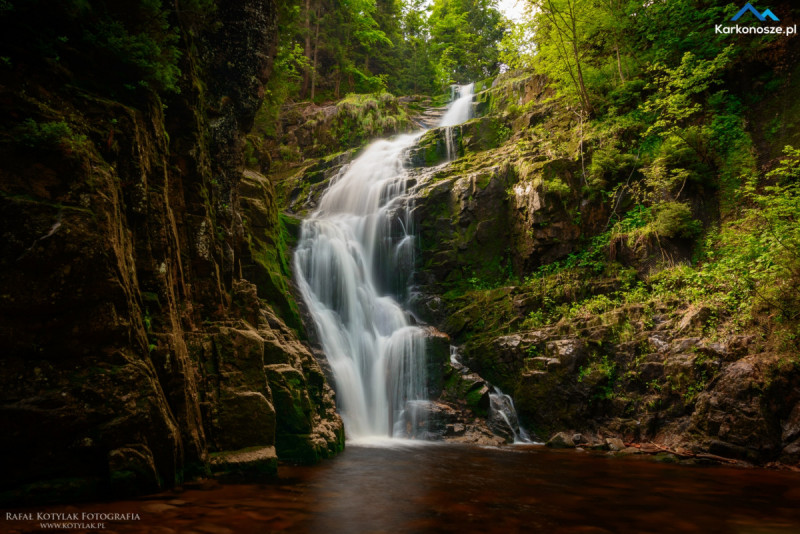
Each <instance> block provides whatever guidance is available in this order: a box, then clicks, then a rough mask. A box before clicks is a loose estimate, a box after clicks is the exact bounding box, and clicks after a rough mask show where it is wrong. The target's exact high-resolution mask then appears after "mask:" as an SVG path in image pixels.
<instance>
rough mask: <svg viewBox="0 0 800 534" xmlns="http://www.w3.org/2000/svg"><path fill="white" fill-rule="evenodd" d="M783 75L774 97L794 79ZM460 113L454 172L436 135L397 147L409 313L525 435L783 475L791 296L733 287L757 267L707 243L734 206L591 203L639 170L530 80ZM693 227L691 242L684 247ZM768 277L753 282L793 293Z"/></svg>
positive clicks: (690, 197) (701, 197)
mask: <svg viewBox="0 0 800 534" xmlns="http://www.w3.org/2000/svg"><path fill="white" fill-rule="evenodd" d="M795 72H796V71H795ZM789 79H790V82H788V83H785V84H784V85H783V89H782V90H783V91H785V92H786V94H787V95H788V94H790V93H791V91H793V90H794V89H793V88H794V87H796V83H797V80H796V78H794V77H790V78H789ZM787 98H788V97H787ZM476 107H477V109H478V112H479V113H484V115H483V116H482V117H479V118H477V119H474V120H472V121H470V122H468V123H466V124H464V125H461V126H459V127H455V128H454V135H455V138H456V139H457V145H458V147H459V154H458V155H459V157H458V158H457V159H456V160H455V161H452V162H449V163H443V161H444V160H445V149H444V134H443V132H442V131H441V130H432V131H429V132H428V133H426V134H425V136H424V137H423V138H422V140H421V141H420V144H419V146H418V147H417V148H416V149H414V150H412V152H411V154H410V159H411V161H412V164H414V165H416V166H418V167H419V170H418V172H417V173H416V176H415V177H414V182H415V185H414V194H413V198H412V199H411V202H413V203H414V204H415V206H416V211H415V213H416V222H417V224H418V228H420V231H419V233H420V242H421V250H420V256H419V258H418V271H417V273H416V275H415V276H416V283H417V285H418V287H417V288H416V290H415V298H414V299H413V301H412V304H413V305H414V309H415V311H416V313H417V314H418V316H419V317H421V318H422V319H424V320H425V321H427V322H429V323H431V324H433V325H436V326H437V327H438V328H439V329H441V330H443V331H444V332H446V333H447V334H449V335H450V336H451V339H452V340H453V342H454V344H457V345H459V347H460V351H461V353H462V355H463V362H464V363H465V364H466V365H467V366H468V367H469V368H470V369H472V370H473V371H474V372H477V373H478V374H480V375H481V376H482V377H484V378H485V379H487V380H489V381H490V382H491V383H493V384H496V385H498V386H500V387H501V388H502V389H503V390H504V391H505V392H507V393H510V394H511V395H512V396H513V397H514V399H515V401H516V407H517V410H518V411H519V413H520V417H521V418H522V420H523V423H525V424H526V425H527V426H528V428H529V429H530V430H532V431H533V432H535V434H536V435H537V436H538V437H539V439H543V440H547V439H549V438H550V437H551V436H554V435H556V434H558V436H559V437H558V439H557V440H556V442H554V444H557V445H563V444H564V442H565V441H567V442H568V443H569V445H570V446H576V445H577V446H585V447H607V446H608V443H614V444H615V445H614V447H612V448H615V449H617V450H618V449H620V448H622V447H624V445H621V446H620V445H616V444H622V443H628V444H632V443H635V444H645V445H643V447H644V448H645V449H647V450H650V451H662V452H663V451H671V452H673V453H676V454H677V455H678V456H682V457H694V456H697V455H701V456H703V457H708V455H711V456H714V455H716V456H717V457H724V458H733V459H736V460H742V461H746V462H753V463H768V462H774V461H778V462H782V463H784V464H794V465H796V464H797V463H798V461H800V441H799V440H800V433H798V428H800V427H798V414H800V393H798V392H800V360H798V358H797V354H798V351H797V347H796V344H793V342H792V341H790V340H791V339H795V334H793V333H792V332H796V323H794V322H793V321H792V319H791V317H790V316H787V317H786V318H784V319H778V320H777V321H776V319H775V317H776V316H778V315H779V314H780V309H781V308H783V307H789V306H791V305H792V302H794V301H793V300H792V298H793V297H791V296H790V295H791V294H790V293H778V295H779V296H776V297H773V298H775V299H778V300H777V302H778V303H777V304H776V301H775V300H771V299H770V298H765V297H763V295H764V292H765V291H768V290H767V289H764V288H763V287H762V288H761V289H759V287H758V285H757V283H753V284H752V285H750V286H746V287H742V286H737V287H736V288H735V289H733V288H732V287H731V286H730V285H729V282H730V279H731V277H734V278H735V277H737V276H740V275H737V274H736V273H737V272H739V271H736V270H735V269H739V268H741V269H744V265H748V269H751V270H750V271H748V272H749V273H754V272H758V266H756V267H753V265H754V264H756V262H757V261H758V262H760V261H764V260H756V259H755V258H754V257H753V256H747V258H750V259H748V260H746V261H747V263H742V265H739V264H738V263H735V262H738V261H742V262H744V261H745V260H744V258H742V259H741V260H739V259H738V256H735V254H738V252H737V253H734V252H731V251H732V250H734V249H730V248H724V247H726V246H730V245H726V244H725V243H726V241H724V240H719V241H715V239H716V238H715V237H714V236H716V235H717V234H716V232H721V233H722V234H723V236H726V237H725V239H734V238H733V237H731V236H734V235H735V236H736V237H735V243H737V245H735V246H738V247H744V246H746V245H745V243H747V239H749V238H748V237H747V235H748V234H747V233H746V232H750V231H752V230H751V229H748V228H752V227H750V226H747V225H746V224H744V223H743V222H742V219H740V218H739V217H742V215H741V213H742V212H737V213H732V212H730V211H728V212H726V211H725V210H724V209H723V208H721V207H720V203H721V201H720V199H721V198H724V194H723V193H722V192H720V191H719V190H717V189H715V188H711V187H708V186H705V187H703V186H700V185H697V184H695V183H690V184H689V185H687V186H686V188H685V189H683V190H682V191H681V192H680V193H679V195H683V196H682V197H681V198H682V199H685V201H684V202H685V204H680V205H679V204H677V203H672V204H670V203H665V204H656V207H654V208H652V210H651V209H650V208H642V207H641V206H638V207H633V204H635V202H634V200H633V199H634V198H635V194H636V193H635V192H630V193H627V194H626V195H625V196H617V195H616V192H615V193H614V195H606V196H604V195H601V194H598V191H597V189H598V186H597V185H596V184H595V183H593V182H592V181H593V180H598V179H599V180H606V179H608V180H618V181H619V182H620V183H621V184H623V185H625V184H627V185H630V184H631V183H637V181H639V183H640V184H641V183H643V180H642V178H641V177H642V174H644V175H647V174H648V173H649V172H651V170H650V169H647V168H646V165H647V163H646V162H643V161H636V160H635V159H634V157H633V156H628V155H622V154H620V153H618V152H616V153H614V154H613V155H611V156H609V154H608V152H607V148H606V147H607V145H608V144H609V140H608V138H607V137H604V136H607V135H612V136H613V135H614V134H609V133H608V132H603V131H601V130H600V129H599V128H597V126H596V125H595V126H594V127H595V128H597V129H595V130H592V128H591V127H590V126H589V125H588V124H585V123H583V124H582V123H581V117H580V116H579V115H578V114H576V113H572V112H571V111H570V110H569V109H568V108H567V107H566V106H564V105H563V104H562V103H561V102H560V101H559V100H558V99H557V98H555V97H554V94H553V93H552V92H551V91H550V90H549V89H548V86H547V83H546V80H544V79H543V78H541V77H539V76H536V75H530V74H524V73H510V74H508V75H506V76H504V77H501V78H500V79H498V80H497V81H496V82H495V84H494V87H493V88H491V89H487V90H485V91H483V92H482V93H479V94H478V95H477V105H476ZM779 116H780V115H779ZM753 120H754V122H755V124H756V126H754V127H753V130H754V131H757V128H758V126H757V125H758V119H755V118H754V119H753ZM794 131H795V130H791V129H789V128H787V129H786V130H784V135H785V136H791V135H794V134H792V133H791V132H794ZM753 135H754V136H755V137H758V134H757V133H753ZM609 158H614V161H613V163H609V162H608V159H609ZM763 161H764V162H765V163H764V167H762V169H764V168H766V169H767V170H768V169H769V168H770V166H774V162H773V163H768V161H769V160H768V159H766V158H765V159H764V160H763ZM430 165H435V166H434V167H429V166H430ZM609 167H610V168H613V169H614V172H615V173H617V176H614V177H612V176H610V175H609V174H610V173H608V172H607V171H606V170H604V169H607V168H609ZM643 167H644V169H643ZM742 172H744V171H742ZM754 172H759V173H765V171H764V170H759V171H754ZM766 183H769V181H768V180H767V181H766ZM639 187H646V186H642V185H639ZM609 197H610V201H609ZM743 203H744V204H746V203H745V202H743ZM639 210H641V211H639ZM626 211H627V214H625V215H624V216H623V217H620V212H621V213H625V212H626ZM745 213H746V211H745ZM745 217H746V216H745ZM620 218H621V219H622V221H621V222H619V223H615V221H617V220H618V219H620ZM745 220H746V219H745ZM761 224H765V225H773V224H775V223H774V222H767V221H765V220H764V219H761ZM701 227H702V228H705V230H703V232H704V233H705V235H706V236H707V237H706V239H708V241H707V242H706V244H705V245H704V244H703V243H702V242H701V243H698V242H697V241H695V240H694V239H693V237H694V236H696V235H698V233H700V232H701V230H700V228H701ZM720 228H721V230H720ZM726 232H728V233H726ZM759 239H761V243H762V246H764V245H763V243H764V239H765V238H763V237H760V238H759ZM704 246H705V247H707V248H706V249H704ZM794 247H795V245H793V244H791V245H789V248H781V247H777V248H776V249H774V250H776V251H778V252H774V254H778V255H780V254H789V255H791V254H795V253H796V248H794ZM708 249H711V253H710V256H704V254H709V253H708V252H704V250H708ZM760 250H766V249H760ZM781 251H782V252H781ZM743 254H744V253H743ZM715 255H716V256H715ZM768 257H773V256H771V255H768ZM698 258H702V260H701V261H698ZM734 258H736V259H734ZM767 261H771V260H767ZM737 266H738V267H737ZM728 269H733V270H728ZM781 273H782V274H780V275H779V278H778V280H777V281H775V282H769V283H770V284H773V283H774V284H777V285H778V286H780V285H782V284H784V283H792V282H790V280H792V279H793V278H792V276H793V275H792V274H791V272H790V271H789V270H787V271H781ZM751 275H752V274H751ZM753 286H755V289H753ZM573 436H574V438H575V439H573ZM565 437H566V438H567V439H566V440H565V439H564V438H565ZM608 440H612V441H610V442H609V441H608ZM613 440H617V441H616V442H614V441H613ZM648 447H649V449H648ZM628 450H631V451H632V450H634V449H628ZM635 450H636V452H638V451H639V450H640V449H635Z"/></svg>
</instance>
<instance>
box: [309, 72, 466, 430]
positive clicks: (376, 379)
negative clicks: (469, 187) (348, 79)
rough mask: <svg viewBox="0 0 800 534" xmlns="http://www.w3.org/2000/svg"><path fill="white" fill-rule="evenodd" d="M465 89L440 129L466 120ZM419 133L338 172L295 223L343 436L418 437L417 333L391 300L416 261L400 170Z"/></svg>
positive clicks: (422, 384)
mask: <svg viewBox="0 0 800 534" xmlns="http://www.w3.org/2000/svg"><path fill="white" fill-rule="evenodd" d="M472 88H473V85H472V84H470V85H466V86H461V87H458V88H457V90H458V95H459V98H457V99H455V100H454V101H453V103H452V104H451V106H450V108H449V109H448V111H447V113H445V115H444V117H443V118H442V121H441V124H442V125H446V126H453V125H456V124H459V123H460V122H463V121H465V120H467V119H469V117H470V115H471V110H472ZM448 130H449V128H448ZM423 133H424V132H422V131H421V132H418V133H416V134H412V135H400V136H398V137H396V138H394V139H392V140H379V141H376V142H374V143H372V144H371V145H369V146H368V147H367V148H366V149H365V150H364V153H363V154H361V155H360V156H359V157H358V158H356V160H355V161H353V162H352V163H351V164H350V165H349V166H348V167H346V168H345V169H343V170H342V171H341V172H340V173H339V175H338V176H337V177H336V178H335V179H334V180H333V185H331V187H330V188H329V189H328V191H327V192H326V193H325V194H324V195H323V197H322V199H321V200H320V204H319V208H318V209H317V211H315V212H314V213H313V214H312V215H311V216H310V217H309V218H308V219H306V220H305V221H303V226H302V230H301V236H300V240H299V243H298V246H297V250H296V252H295V272H296V273H297V275H298V283H299V286H300V290H301V292H302V294H303V298H304V300H305V302H306V304H307V305H308V307H309V310H310V312H311V315H312V317H313V318H314V322H315V324H316V327H317V331H318V333H319V337H320V342H321V344H322V348H323V350H324V351H325V354H326V356H327V357H328V361H329V362H330V364H331V368H332V370H333V374H334V378H335V380H336V386H337V387H336V390H337V398H338V404H339V409H340V412H341V414H342V418H343V419H344V423H345V428H346V429H347V432H348V436H349V437H350V438H363V437H369V436H384V437H385V436H394V437H424V436H425V435H426V425H425V423H426V421H425V414H426V413H427V410H426V409H425V405H426V400H427V391H426V367H425V366H426V362H425V333H424V331H423V329H421V328H419V327H416V326H413V325H412V324H411V323H410V321H409V318H408V316H407V314H406V313H405V312H404V310H403V309H402V308H401V307H400V305H399V304H398V302H397V300H395V299H396V298H398V299H399V298H401V297H402V296H403V294H404V293H405V292H406V290H407V286H408V283H407V282H408V278H409V276H410V275H411V270H412V268H413V263H414V241H413V235H414V234H413V232H414V229H413V228H412V220H411V217H410V210H411V206H410V203H409V202H408V199H407V198H406V182H407V179H408V174H407V171H406V169H405V165H404V163H405V159H406V154H407V150H408V149H409V148H410V147H411V146H412V145H413V144H414V143H415V142H416V140H417V139H418V138H419V137H420V136H421V135H422V134H423ZM450 145H452V143H450ZM450 145H448V146H450ZM451 148H452V147H451ZM451 148H448V150H451ZM452 153H453V154H454V153H455V151H454V150H452Z"/></svg>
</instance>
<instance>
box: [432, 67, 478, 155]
mask: <svg viewBox="0 0 800 534" xmlns="http://www.w3.org/2000/svg"><path fill="white" fill-rule="evenodd" d="M474 90H475V84H474V83H470V84H467V85H453V86H452V87H451V100H452V101H453V102H452V104H450V108H449V109H448V110H447V113H445V114H444V115H443V116H442V119H441V120H440V121H439V127H442V128H444V142H445V146H446V147H447V161H451V160H454V159H455V158H456V153H457V151H456V143H455V138H454V136H453V126H457V125H459V124H462V123H464V122H467V121H468V120H470V119H471V118H472V97H473V93H474Z"/></svg>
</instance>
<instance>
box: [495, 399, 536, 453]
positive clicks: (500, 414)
mask: <svg viewBox="0 0 800 534" xmlns="http://www.w3.org/2000/svg"><path fill="white" fill-rule="evenodd" d="M493 390H494V391H493V392H492V393H489V423H490V425H491V424H492V423H493V422H494V423H495V424H499V425H500V426H501V427H505V429H507V430H508V431H510V432H511V434H512V435H513V436H514V443H530V442H531V437H530V435H528V432H526V431H525V429H524V428H522V425H520V424H519V419H518V418H517V410H516V408H514V401H513V400H512V399H511V397H510V396H509V395H506V394H505V393H503V392H502V391H500V388H498V387H497V386H493Z"/></svg>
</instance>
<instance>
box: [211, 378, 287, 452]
mask: <svg viewBox="0 0 800 534" xmlns="http://www.w3.org/2000/svg"><path fill="white" fill-rule="evenodd" d="M217 421H218V422H217V424H216V425H215V426H214V432H215V435H216V436H217V443H218V444H219V447H220V448H221V449H222V450H233V449H244V448H246V447H253V446H258V445H261V446H265V445H272V444H274V443H275V409H274V408H273V406H272V403H270V402H269V401H268V400H267V399H266V397H264V395H263V394H262V393H260V392H257V391H231V392H228V393H224V394H223V395H222V396H221V398H220V400H219V417H218V419H217Z"/></svg>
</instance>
